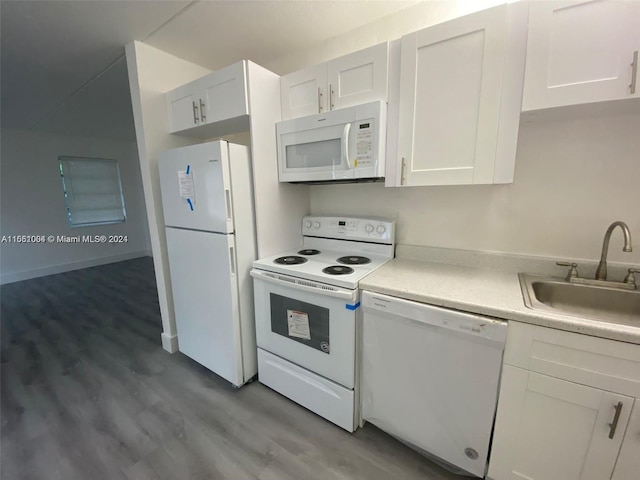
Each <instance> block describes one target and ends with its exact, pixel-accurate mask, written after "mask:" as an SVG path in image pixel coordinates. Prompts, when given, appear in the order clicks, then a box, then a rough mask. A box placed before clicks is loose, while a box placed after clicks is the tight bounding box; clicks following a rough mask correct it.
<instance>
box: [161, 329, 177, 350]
mask: <svg viewBox="0 0 640 480" xmlns="http://www.w3.org/2000/svg"><path fill="white" fill-rule="evenodd" d="M160 337H161V338H162V348H164V349H165V350H166V351H167V352H169V353H176V352H177V351H178V336H177V335H167V334H166V333H164V332H162V335H160Z"/></svg>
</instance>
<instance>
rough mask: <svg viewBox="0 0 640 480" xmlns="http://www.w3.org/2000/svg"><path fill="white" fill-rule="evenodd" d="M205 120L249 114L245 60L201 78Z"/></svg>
mask: <svg viewBox="0 0 640 480" xmlns="http://www.w3.org/2000/svg"><path fill="white" fill-rule="evenodd" d="M200 82H201V84H200V86H201V88H202V92H203V93H202V95H203V98H202V101H203V102H204V105H203V106H201V109H202V111H203V117H204V118H203V122H204V123H214V122H219V121H221V120H228V119H231V118H236V117H240V116H242V115H248V114H249V106H248V103H247V81H246V69H245V62H244V61H240V62H238V63H234V64H233V65H229V66H228V67H225V68H222V69H220V70H216V71H215V72H213V73H210V74H209V75H207V76H206V77H203V78H202V79H201V80H200Z"/></svg>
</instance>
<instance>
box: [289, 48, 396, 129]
mask: <svg viewBox="0 0 640 480" xmlns="http://www.w3.org/2000/svg"><path fill="white" fill-rule="evenodd" d="M388 57H389V44H388V42H385V43H381V44H378V45H375V46H373V47H370V48H366V49H364V50H360V51H358V52H354V53H351V54H349V55H345V56H343V57H340V58H336V59H334V60H331V61H329V62H325V63H321V64H319V65H314V66H312V67H309V68H305V69H304V70H299V71H297V72H293V73H290V74H288V75H285V76H283V77H281V79H280V90H281V101H282V118H283V120H287V119H290V118H297V117H304V116H307V115H313V114H315V113H322V112H326V111H329V110H335V109H338V108H343V107H349V106H353V105H358V104H361V103H368V102H371V101H374V100H382V101H385V102H386V101H387V88H388V81H387V72H388V63H389V58H388Z"/></svg>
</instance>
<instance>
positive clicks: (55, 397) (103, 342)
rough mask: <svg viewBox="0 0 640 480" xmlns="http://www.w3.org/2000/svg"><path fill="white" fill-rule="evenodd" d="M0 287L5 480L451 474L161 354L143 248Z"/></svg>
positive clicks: (375, 436)
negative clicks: (138, 253) (140, 254)
mask: <svg viewBox="0 0 640 480" xmlns="http://www.w3.org/2000/svg"><path fill="white" fill-rule="evenodd" d="M1 293H2V298H1V300H2V312H1V314H2V317H1V326H2V332H1V333H2V338H1V345H2V356H1V362H2V363H1V389H2V390H1V394H2V402H1V406H2V407H1V408H2V409H1V421H2V435H1V442H2V443H1V458H0V461H1V463H0V469H1V470H0V476H1V478H2V479H3V480H18V479H46V480H57V479H60V480H76V479H77V480H101V479H106V480H119V479H126V480H134V479H135V480H142V479H167V480H191V479H193V480H201V479H202V480H204V479H231V480H244V479H260V480H306V479H310V480H314V479H318V480H320V479H322V480H327V479H341V480H345V479H366V480H376V479H426V480H443V479H447V480H451V479H459V478H462V477H457V476H454V475H452V474H450V473H448V472H446V471H444V470H442V469H441V468H440V467H438V466H436V465H434V464H433V463H431V462H430V461H428V460H427V459H425V458H424V457H422V456H420V455H418V454H417V453H415V452H414V451H412V450H410V449H408V448H407V447H405V446H404V445H402V444H401V443H399V442H398V441H396V440H395V439H393V438H391V437H390V436H388V435H386V434H385V433H383V432H382V431H380V430H378V429H376V428H375V427H373V426H371V425H366V426H365V427H364V428H362V429H359V430H358V431H357V432H356V433H355V434H353V435H351V434H349V433H347V432H345V431H343V430H341V429H340V428H338V427H336V426H334V425H332V424H331V423H329V422H327V421H325V420H324V419H322V418H320V417H318V416H316V415H314V414H313V413H311V412H309V411H307V410H305V409H304V408H302V407H300V406H298V405H297V404H295V403H293V402H291V401H289V400H288V399H286V398H284V397H282V396H281V395H279V394H277V393H276V392H274V391H272V390H270V389H268V388H267V387H265V386H263V385H261V384H259V383H258V382H254V383H252V384H249V385H246V386H245V387H243V388H241V389H234V388H233V387H232V386H231V385H230V384H229V383H227V382H226V381H224V380H222V379H221V378H220V377H218V376H216V375H215V374H213V373H211V372H210V371H208V370H207V369H205V368H203V367H201V366H200V365H199V364H197V363H196V362H194V361H192V360H190V359H189V358H187V357H185V356H184V355H182V354H181V353H176V354H174V355H171V354H169V353H167V352H165V351H164V350H163V349H162V347H161V346H160V333H161V330H162V325H161V321H160V313H159V307H158V298H157V293H156V287H155V279H154V274H153V264H152V261H151V259H150V258H141V259H136V260H131V261H127V262H121V263H117V264H111V265H105V266H100V267H94V268H90V269H85V270H78V271H74V272H69V273H64V274H60V275H52V276H49V277H43V278H37V279H33V280H28V281H24V282H19V283H14V284H9V285H5V286H2V288H1Z"/></svg>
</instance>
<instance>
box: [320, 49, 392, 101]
mask: <svg viewBox="0 0 640 480" xmlns="http://www.w3.org/2000/svg"><path fill="white" fill-rule="evenodd" d="M388 64H389V44H388V43H387V42H385V43H381V44H378V45H375V46H373V47H370V48H365V49H364V50H360V51H359V52H354V53H351V54H349V55H345V56H343V57H340V58H336V59H335V60H331V61H330V62H329V63H328V67H327V72H328V81H329V109H330V110H335V109H337V108H343V107H350V106H352V105H358V104H360V103H367V102H373V101H374V100H382V101H384V102H386V101H387V85H388V81H387V72H388Z"/></svg>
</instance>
